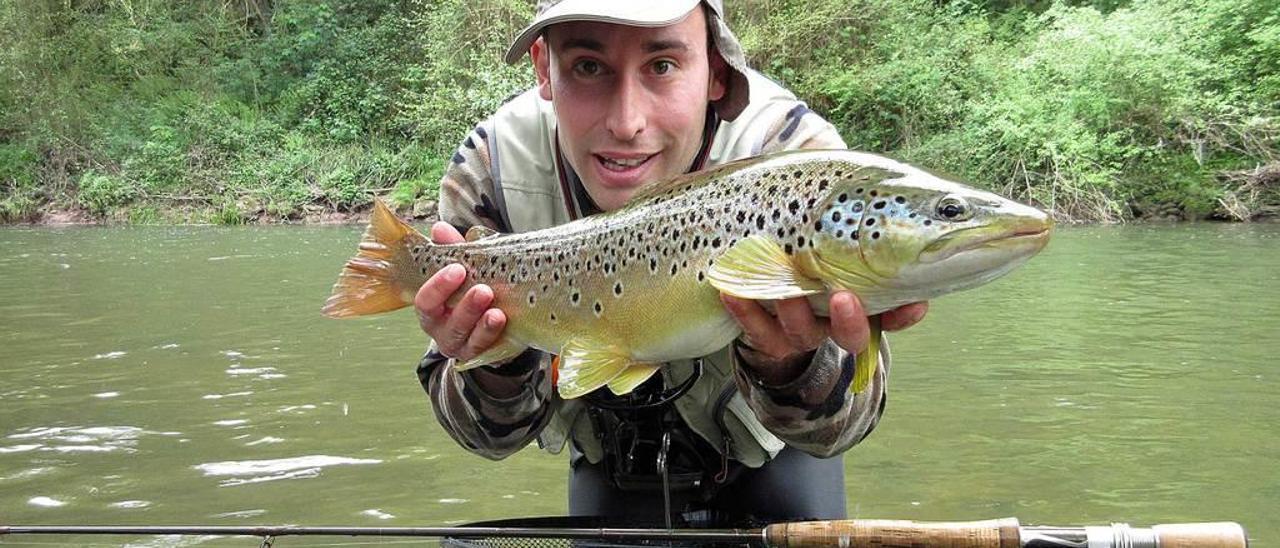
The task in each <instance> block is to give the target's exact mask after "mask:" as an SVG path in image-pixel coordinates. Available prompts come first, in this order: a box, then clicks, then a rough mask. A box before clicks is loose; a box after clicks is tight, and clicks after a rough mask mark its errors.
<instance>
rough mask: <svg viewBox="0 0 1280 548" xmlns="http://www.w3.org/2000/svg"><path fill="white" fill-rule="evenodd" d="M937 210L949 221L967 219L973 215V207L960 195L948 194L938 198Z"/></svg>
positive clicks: (940, 215) (939, 214)
mask: <svg viewBox="0 0 1280 548" xmlns="http://www.w3.org/2000/svg"><path fill="white" fill-rule="evenodd" d="M935 211H937V212H938V216H939V217H941V218H943V219H946V220H948V221H957V222H958V221H967V220H968V219H969V217H972V216H973V208H971V207H969V203H968V202H966V201H964V198H961V197H959V196H946V197H944V198H943V199H941V200H938V206H937V207H936V208H935Z"/></svg>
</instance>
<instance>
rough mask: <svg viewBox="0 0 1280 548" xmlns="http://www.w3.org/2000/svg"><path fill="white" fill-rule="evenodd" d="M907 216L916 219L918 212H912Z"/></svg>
mask: <svg viewBox="0 0 1280 548" xmlns="http://www.w3.org/2000/svg"><path fill="white" fill-rule="evenodd" d="M907 218H908V219H914V218H916V214H915V213H912V214H910V215H907Z"/></svg>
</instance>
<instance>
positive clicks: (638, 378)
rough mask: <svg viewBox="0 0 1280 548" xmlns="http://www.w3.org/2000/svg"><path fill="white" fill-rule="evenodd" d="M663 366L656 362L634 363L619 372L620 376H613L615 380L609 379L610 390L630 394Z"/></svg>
mask: <svg viewBox="0 0 1280 548" xmlns="http://www.w3.org/2000/svg"><path fill="white" fill-rule="evenodd" d="M661 367H662V365H661V364H656V363H637V364H633V365H632V366H631V367H628V368H626V369H625V370H623V371H622V373H619V374H618V376H616V377H614V378H613V380H611V381H609V391H610V392H613V393H614V394H617V395H619V396H621V395H623V394H630V393H631V391H632V390H635V389H636V387H637V386H640V385H641V384H644V381H647V380H649V377H652V376H653V374H654V373H657V372H658V369H660V368H661Z"/></svg>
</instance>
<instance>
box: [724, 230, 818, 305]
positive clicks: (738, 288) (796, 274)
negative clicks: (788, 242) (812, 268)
mask: <svg viewBox="0 0 1280 548" xmlns="http://www.w3.org/2000/svg"><path fill="white" fill-rule="evenodd" d="M707 278H708V279H709V280H710V281H711V285H712V286H713V287H715V288H716V289H718V290H720V291H721V292H722V293H727V294H729V295H733V296H734V297H739V298H743V299H756V300H762V299H790V298H792V297H804V296H806V295H813V294H816V293H821V292H822V291H824V290H826V287H825V286H823V284H822V282H821V281H819V280H815V279H813V278H810V277H808V276H805V275H804V274H802V273H801V272H800V271H799V270H798V269H797V268H796V265H795V262H794V261H792V260H791V257H790V256H789V255H787V253H786V252H785V251H783V249H782V246H780V245H778V244H777V242H774V241H773V240H770V239H768V238H766V237H764V236H760V235H755V236H750V237H748V238H744V239H742V240H739V241H738V243H736V244H733V247H731V248H729V249H728V251H725V252H724V254H723V255H721V256H720V257H719V258H717V259H716V260H715V263H714V264H712V265H711V269H710V271H709V272H708V273H707Z"/></svg>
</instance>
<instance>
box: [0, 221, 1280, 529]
mask: <svg viewBox="0 0 1280 548" xmlns="http://www.w3.org/2000/svg"><path fill="white" fill-rule="evenodd" d="M359 232H360V228H358V227H342V228H238V229H224V228H207V227H205V228H202V227H194V228H193V227H165V228H114V229H99V228H93V229H30V228H5V229H0V276H3V282H4V283H2V284H0V349H3V352H2V353H0V402H2V403H0V515H3V516H5V521H8V522H10V523H37V522H40V523H63V524H83V523H127V524H172V523H209V524H265V523H295V524H306V525H323V524H329V525H332V524H346V525H368V526H384V525H447V524H456V523H461V522H466V521H474V520H481V519H497V518H506V517H516V516H529V515H554V514H562V513H564V511H565V503H564V479H565V469H564V468H565V459H564V457H563V456H550V455H545V454H542V453H541V452H539V451H537V450H536V449H530V450H526V451H523V452H521V453H519V454H517V455H515V456H513V457H512V458H510V459H507V460H506V461H503V462H499V463H494V462H490V461H488V460H485V459H481V458H478V457H473V456H471V455H469V454H467V453H466V452H465V451H463V450H462V449H460V448H459V447H458V446H457V445H456V444H455V443H454V442H453V440H451V439H450V438H449V437H448V436H447V435H446V434H445V433H443V432H442V431H441V430H440V429H439V427H438V426H436V424H435V419H434V416H433V415H432V413H431V410H430V408H429V407H428V405H427V403H426V399H425V396H424V395H423V394H422V390H421V388H420V387H419V386H418V382H417V378H416V375H415V372H414V366H415V362H416V359H417V358H418V357H419V356H420V355H421V352H422V350H423V348H424V346H425V340H424V338H423V336H422V334H421V333H420V332H419V331H418V330H417V326H416V323H415V322H414V321H413V318H412V315H411V314H409V313H407V312H406V313H399V314H391V315H387V316H386V317H378V318H372V319H365V320H351V321H334V320H328V319H325V318H323V317H321V316H320V314H319V307H320V305H321V303H323V301H324V299H325V297H327V295H328V291H329V288H330V287H331V285H332V283H333V281H334V279H336V275H337V273H338V270H339V269H340V268H341V265H342V263H343V261H344V260H345V259H346V258H347V256H349V255H350V254H351V253H352V252H353V251H354V249H355V244H356V242H357V241H358V240H359ZM1277 265H1280V226H1275V225H1239V226H1217V225H1213V226H1210V225H1203V226H1155V227H1152V226H1137V227H1095V228H1075V229H1072V228H1068V229H1064V230H1060V231H1059V233H1058V234H1057V235H1056V236H1055V240H1054V242H1052V243H1051V244H1050V246H1049V248H1048V249H1047V250H1046V251H1045V252H1044V253H1043V254H1042V255H1041V256H1039V257H1037V258H1036V259H1034V260H1032V261H1031V262H1030V263H1028V264H1027V266H1025V267H1024V268H1022V269H1021V270H1018V271H1016V272H1014V273H1013V274H1011V275H1010V276H1009V277H1008V278H1007V279H1004V280H1001V281H998V282H996V283H994V284H992V285H990V286H987V287H984V288H980V289H977V290H974V291H972V292H969V293H964V294H960V295H955V296H949V297H946V298H943V299H939V300H938V301H937V302H935V303H933V306H932V309H931V311H930V314H929V318H928V319H927V320H926V321H925V322H924V323H923V324H921V325H920V326H918V327H917V328H914V329H912V330H910V331H908V332H905V333H901V334H896V335H895V336H893V343H894V354H895V358H896V359H895V366H894V370H893V372H892V379H891V397H890V398H889V404H888V408H887V411H886V414H885V416H884V419H883V420H882V422H881V425H880V427H879V428H878V429H877V430H876V432H875V434H874V435H872V436H871V437H870V438H869V439H867V440H866V441H865V442H864V443H863V444H862V445H860V446H859V447H857V448H855V449H854V450H853V451H851V452H850V453H849V454H848V456H847V458H846V468H847V481H848V492H849V500H850V507H849V510H850V513H851V515H853V516H856V517H875V518H901V519H932V520H967V519H982V518H991V517H1005V516H1016V517H1018V518H1020V519H1022V520H1023V522H1024V523H1041V524H1043V523H1054V524H1070V523H1094V524H1101V523H1106V522H1109V521H1128V522H1132V523H1135V524H1150V523H1156V522H1171V521H1214V520H1238V521H1241V522H1243V523H1244V524H1245V526H1246V527H1247V528H1248V530H1249V531H1250V534H1251V535H1252V536H1253V537H1254V538H1255V539H1268V540H1272V542H1274V540H1273V539H1276V538H1280V526H1277V525H1276V524H1275V523H1274V520H1273V519H1272V517H1271V515H1270V509H1272V508H1274V507H1275V506H1276V505H1277V503H1278V502H1280V478H1278V477H1277V475H1276V474H1274V473H1271V472H1272V471H1273V470H1274V468H1275V462H1276V459H1277V458H1280V441H1278V439H1280V436H1277V435H1276V434H1277V431H1276V429H1275V426H1274V425H1276V424H1280V383H1278V382H1277V375H1276V373H1275V372H1274V371H1273V370H1272V368H1273V367H1274V356H1276V355H1280V342H1277V340H1276V338H1275V326H1276V325H1277V320H1280V292H1277V291H1275V288H1277V287H1280V268H1278V267H1277ZM15 540H17V539H15ZM63 540H65V543H69V544H77V543H78V544H87V543H91V542H99V543H101V542H102V539H92V538H83V537H82V538H75V539H70V538H68V539H63ZM332 541H333V539H314V540H308V539H290V541H289V545H291V546H294V545H306V544H323V543H326V542H332ZM6 542H9V539H6ZM124 542H132V544H129V545H131V546H187V545H217V546H223V545H226V546H245V545H246V543H245V539H243V538H241V539H234V538H219V537H154V538H147V537H140V538H136V539H119V540H118V542H114V543H113V544H116V545H118V544H120V543H124ZM1263 542H1264V543H1265V542H1266V540H1264V541H1263Z"/></svg>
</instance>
